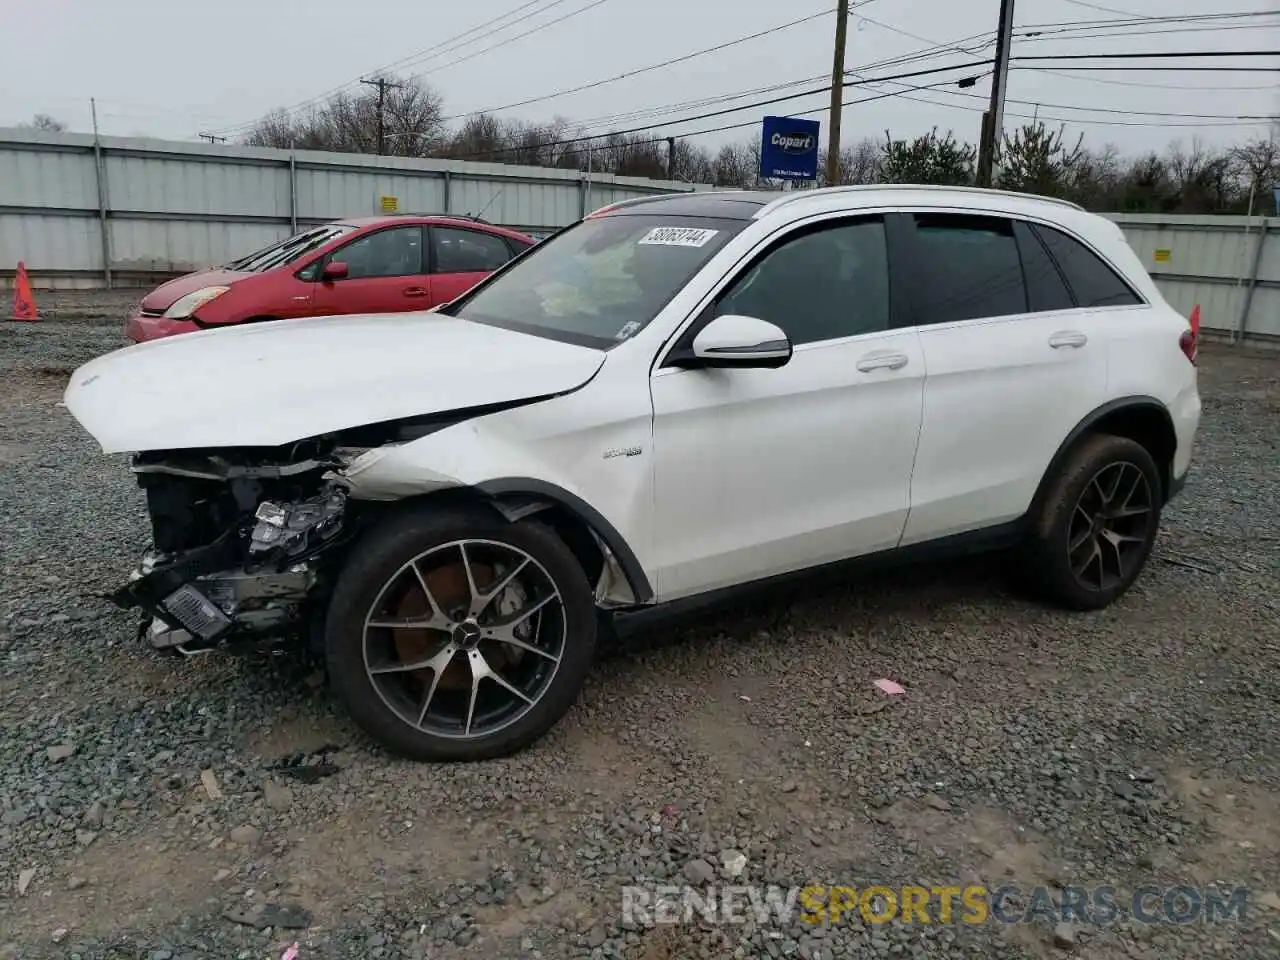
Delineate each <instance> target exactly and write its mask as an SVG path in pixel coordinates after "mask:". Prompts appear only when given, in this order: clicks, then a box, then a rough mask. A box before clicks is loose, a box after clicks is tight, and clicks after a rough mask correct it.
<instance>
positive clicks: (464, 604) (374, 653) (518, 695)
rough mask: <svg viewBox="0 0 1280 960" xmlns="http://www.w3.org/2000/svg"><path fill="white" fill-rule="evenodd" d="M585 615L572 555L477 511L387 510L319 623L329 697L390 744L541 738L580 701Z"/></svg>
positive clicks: (437, 756)
mask: <svg viewBox="0 0 1280 960" xmlns="http://www.w3.org/2000/svg"><path fill="white" fill-rule="evenodd" d="M595 636H596V612H595V606H594V603H593V601H592V596H591V589H590V586H589V585H588V583H587V580H586V576H585V575H584V573H583V571H582V568H581V567H580V566H579V564H578V562H577V560H576V559H575V557H574V556H573V554H572V552H571V551H570V550H569V549H568V547H566V546H565V544H564V543H563V542H562V541H561V540H560V538H559V537H558V536H556V534H555V533H554V532H553V531H552V530H550V529H549V528H548V527H546V526H543V525H542V524H540V523H537V522H536V521H531V520H525V521H521V522H519V523H507V522H506V521H505V520H503V519H502V518H500V517H498V516H497V515H491V514H489V513H488V512H487V511H485V510H483V509H476V510H457V509H446V510H439V509H431V508H426V509H418V510H416V511H413V512H408V513H401V514H397V515H395V516H393V517H391V518H389V520H388V521H387V522H384V523H383V524H382V525H381V526H379V527H377V528H375V529H374V530H372V531H371V532H370V533H369V534H368V535H366V536H365V537H364V538H363V540H362V541H361V542H359V543H358V544H357V545H356V546H355V548H354V549H353V550H352V552H351V554H350V556H349V559H348V560H347V563H346V566H345V567H344V568H343V570H342V572H341V573H340V574H339V577H338V581H337V585H336V587H335V589H334V593H333V597H332V599H331V601H330V606H329V612H328V616H327V619H326V624H325V648H326V656H327V660H328V667H329V674H330V677H331V678H332V683H333V687H334V690H335V692H336V693H337V694H338V696H339V698H340V699H341V700H342V701H343V703H344V704H345V705H346V707H347V709H348V710H349V711H350V713H351V715H352V717H353V718H354V719H355V720H356V722H357V723H359V724H360V726H361V727H363V728H364V729H365V731H366V732H368V733H369V734H370V735H371V736H372V737H374V739H376V740H377V741H378V742H379V743H380V744H382V745H383V746H385V747H386V748H387V749H389V750H391V751H392V752H394V753H397V754H399V755H401V756H405V757H408V758H410V759H414V760H432V761H448V760H483V759H489V758H493V757H499V756H504V755H507V754H510V753H514V752H516V751H518V750H520V749H522V748H524V747H525V746H527V745H528V744H530V743H532V742H533V741H535V740H537V739H538V738H540V737H541V736H542V735H543V734H545V733H546V732H547V731H548V730H549V729H550V728H551V727H552V726H554V725H555V723H556V722H557V721H558V720H559V719H560V718H561V717H562V716H563V715H564V714H565V712H566V711H567V710H568V709H569V707H570V706H571V705H572V703H573V701H574V699H575V698H576V697H577V695H578V691H579V690H580V689H581V687H582V684H583V682H584V681H585V678H586V674H587V671H588V670H589V668H590V666H591V662H592V658H593V654H594V649H595Z"/></svg>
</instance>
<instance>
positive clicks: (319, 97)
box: [222, 0, 567, 133]
mask: <svg viewBox="0 0 1280 960" xmlns="http://www.w3.org/2000/svg"><path fill="white" fill-rule="evenodd" d="M542 2H543V0H527V2H525V3H522V4H520V5H519V6H518V7H515V8H513V9H511V10H508V11H507V12H506V13H503V14H499V15H498V16H496V17H491V18H490V19H488V20H486V21H484V22H483V23H479V24H476V25H475V26H474V27H470V28H469V29H467V30H463V31H462V32H461V33H457V34H454V35H453V36H452V37H448V38H446V39H444V40H441V41H439V42H438V43H435V44H432V45H431V46H429V47H425V48H424V49H422V50H419V51H417V52H416V53H412V54H409V55H408V56H405V57H401V58H400V59H399V60H393V61H391V62H390V63H387V64H383V65H382V66H381V67H377V68H376V69H374V70H371V71H369V73H386V72H388V71H390V70H392V69H394V68H396V67H399V66H403V65H404V64H405V63H406V62H407V61H408V62H417V61H418V59H419V58H421V57H425V56H426V55H428V54H430V53H433V52H437V51H441V50H442V48H451V49H458V48H459V47H465V46H467V45H469V44H471V43H475V42H477V41H479V40H481V39H483V36H480V37H472V39H470V40H467V41H466V42H465V43H458V41H460V40H463V39H464V38H465V37H468V36H470V35H471V34H473V33H477V32H478V31H481V30H484V29H485V28H487V27H493V29H492V30H491V31H490V33H497V32H499V31H501V30H505V29H507V28H508V27H512V26H515V25H516V24H517V23H520V22H521V21H523V20H527V19H528V18H529V17H532V16H536V15H537V14H539V13H545V12H546V11H547V10H550V9H551V8H552V7H556V6H559V5H560V4H562V3H566V2H567V0H551V4H550V6H547V7H543V8H542V9H541V10H534V11H532V12H531V13H527V14H525V15H524V16H522V17H518V18H517V19H515V20H512V21H511V22H510V23H505V24H503V25H502V26H494V25H495V24H497V23H498V22H499V21H500V20H506V19H507V18H508V17H510V16H512V15H513V14H516V13H519V12H520V11H521V10H526V9H528V8H529V7H532V6H536V5H538V4H539V3H542ZM487 35H488V34H485V36H487ZM444 52H448V50H447V49H446V50H444ZM359 80H360V78H359V77H356V78H353V79H351V80H348V81H347V82H346V83H342V84H339V85H338V86H336V87H333V88H332V89H330V90H327V91H325V92H324V93H320V94H316V95H315V96H314V97H310V98H308V99H306V100H303V101H301V102H299V103H296V104H294V105H293V106H290V107H283V108H281V109H280V110H279V111H278V112H280V113H285V114H291V113H294V112H296V111H298V110H301V109H303V108H304V107H308V106H312V105H314V104H318V103H320V102H322V101H324V100H326V99H328V98H329V97H331V96H333V95H334V94H336V93H339V92H341V91H342V90H345V89H346V88H347V87H351V86H355V85H356V84H357V83H359ZM257 122H258V121H257V120H249V121H244V122H242V123H237V124H232V125H230V126H227V127H224V128H222V132H224V133H232V132H236V131H240V130H245V129H249V128H250V127H252V126H253V125H254V124H256V123H257Z"/></svg>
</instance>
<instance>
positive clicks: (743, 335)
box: [691, 313, 791, 368]
mask: <svg viewBox="0 0 1280 960" xmlns="http://www.w3.org/2000/svg"><path fill="white" fill-rule="evenodd" d="M790 359H791V341H790V340H789V339H788V338H787V335H786V333H785V332H784V331H783V330H782V328H781V327H778V326H775V325H774V324H772V323H769V322H768V321H767V320H760V319H758V318H756V317H744V316H741V315H740V314H732V313H730V314H725V315H724V316H721V317H716V318H715V319H714V320H712V321H711V322H710V323H708V324H707V325H706V326H705V327H703V328H702V330H701V332H699V334H698V335H697V336H696V337H694V338H693V357H692V360H693V363H692V364H691V365H693V366H700V367H768V368H772V367H781V366H783V365H784V364H786V363H787V361H789V360H790Z"/></svg>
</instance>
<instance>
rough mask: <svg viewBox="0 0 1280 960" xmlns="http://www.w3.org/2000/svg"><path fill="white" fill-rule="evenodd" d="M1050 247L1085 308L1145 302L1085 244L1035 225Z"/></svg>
mask: <svg viewBox="0 0 1280 960" xmlns="http://www.w3.org/2000/svg"><path fill="white" fill-rule="evenodd" d="M1032 229H1033V230H1035V232H1036V234H1037V235H1038V236H1039V237H1040V239H1042V240H1043V241H1044V243H1045V246H1046V247H1048V248H1049V252H1050V253H1052V254H1053V258H1054V259H1055V260H1057V261H1058V266H1059V267H1061V268H1062V275H1063V276H1064V277H1066V279H1067V283H1068V284H1069V285H1070V286H1071V292H1072V293H1074V294H1075V297H1076V302H1077V303H1078V304H1079V305H1080V306H1082V307H1113V306H1128V305H1132V304H1139V303H1142V300H1141V298H1140V297H1138V295H1137V294H1135V293H1134V292H1133V290H1132V289H1130V287H1129V285H1128V284H1127V283H1125V282H1124V281H1123V280H1121V279H1120V277H1118V276H1117V275H1116V272H1115V271H1114V270H1112V269H1111V268H1110V267H1109V266H1107V265H1106V264H1105V263H1103V262H1102V261H1101V260H1100V259H1099V258H1098V257H1097V255H1096V254H1094V252H1093V251H1092V250H1090V249H1089V248H1088V247H1086V246H1085V245H1084V244H1082V243H1080V242H1079V241H1078V240H1075V239H1073V238H1071V237H1069V236H1067V235H1066V234H1065V233H1063V232H1062V231H1061V230H1055V229H1053V228H1052V227H1043V226H1039V225H1037V226H1035V227H1033V228H1032Z"/></svg>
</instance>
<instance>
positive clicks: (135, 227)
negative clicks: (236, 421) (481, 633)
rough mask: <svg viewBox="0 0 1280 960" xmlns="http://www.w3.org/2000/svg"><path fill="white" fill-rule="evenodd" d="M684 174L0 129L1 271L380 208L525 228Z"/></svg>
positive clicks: (121, 274) (100, 272)
mask: <svg viewBox="0 0 1280 960" xmlns="http://www.w3.org/2000/svg"><path fill="white" fill-rule="evenodd" d="M694 189H697V186H695V185H693V184H688V183H680V182H671V181H664V180H644V179H641V178H638V177H615V176H612V175H610V174H599V173H596V174H590V175H588V174H584V173H582V172H580V171H578V170H557V169H544V168H541V167H519V166H509V165H505V164H497V163H470V162H466V161H459V160H419V159H410V158H404V157H372V156H364V155H358V154H342V153H321V152H315V151H307V150H297V151H292V150H271V149H263V148H256V147H239V146H225V145H214V144H196V143H183V142H173V141H164V140H137V139H127V138H117V137H102V138H100V139H95V138H94V137H93V136H89V135H84V134H47V133H37V132H34V131H27V130H0V276H9V277H11V276H12V275H13V273H14V269H15V267H16V264H17V262H18V261H19V260H22V261H24V262H25V264H26V267H27V270H28V271H29V273H30V274H31V277H32V281H33V283H34V284H35V285H36V286H37V287H43V288H59V287H90V288H92V287H102V286H112V285H132V284H137V283H149V282H152V281H154V280H157V279H159V278H162V277H166V276H172V275H174V274H178V273H185V272H188V271H190V270H193V269H199V268H202V267H205V266H209V265H211V264H216V263H225V262H226V261H227V260H230V259H233V258H234V257H236V256H239V255H243V254H245V253H248V252H250V251H252V250H254V249H257V248H258V247H261V246H265V245H266V244H268V243H270V242H272V241H274V240H278V239H283V238H284V237H285V236H287V235H288V234H289V233H290V232H293V231H296V230H297V229H298V228H299V227H306V226H309V225H313V224H318V223H326V222H328V221H330V220H337V219H342V218H344V217H355V216H362V215H372V214H378V213H383V212H412V213H461V214H471V215H477V216H483V217H484V219H486V220H488V221H490V222H491V223H497V224H502V225H503V226H509V227H514V228H516V229H518V230H523V231H525V232H527V233H530V234H532V235H534V236H539V235H545V234H547V233H550V232H552V231H554V230H556V229H558V228H559V227H562V226H564V225H566V224H569V223H572V222H573V221H574V220H576V219H578V218H579V217H581V216H582V215H583V214H584V213H586V212H588V211H589V210H591V209H594V208H595V207H597V206H603V205H604V204H607V203H613V202H615V201H618V200H624V199H629V198H631V197H639V196H646V195H652V194H661V193H676V192H687V191H690V190H694Z"/></svg>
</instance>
